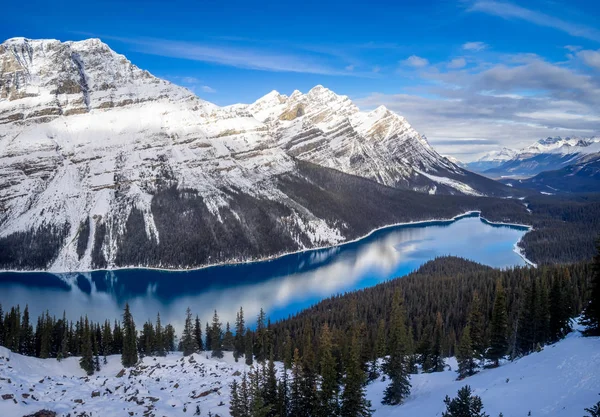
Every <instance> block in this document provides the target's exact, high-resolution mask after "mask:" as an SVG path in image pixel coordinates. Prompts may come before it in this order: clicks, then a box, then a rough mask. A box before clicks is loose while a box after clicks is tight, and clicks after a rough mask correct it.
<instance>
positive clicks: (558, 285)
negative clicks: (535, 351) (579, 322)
mask: <svg viewBox="0 0 600 417" xmlns="http://www.w3.org/2000/svg"><path fill="white" fill-rule="evenodd" d="M571 285H572V283H571V276H570V274H569V270H568V269H566V268H565V269H564V270H563V271H562V273H560V274H558V275H557V276H555V277H554V280H553V281H552V289H551V290H550V323H549V329H548V331H549V341H550V342H557V341H559V340H560V339H562V338H564V337H565V336H566V335H567V334H569V333H570V332H571V331H572V330H573V329H572V327H571V315H572V309H571V308H572V306H571V295H572V291H571Z"/></svg>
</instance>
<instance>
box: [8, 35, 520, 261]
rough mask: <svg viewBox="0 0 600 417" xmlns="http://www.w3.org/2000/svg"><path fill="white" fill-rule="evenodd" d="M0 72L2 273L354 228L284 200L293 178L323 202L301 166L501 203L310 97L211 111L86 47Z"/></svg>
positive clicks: (170, 255) (255, 247) (390, 125)
mask: <svg viewBox="0 0 600 417" xmlns="http://www.w3.org/2000/svg"><path fill="white" fill-rule="evenodd" d="M0 62H1V64H0V248H2V250H0V267H5V268H11V269H23V268H33V267H34V268H49V269H51V270H56V271H71V270H82V269H90V268H106V267H113V266H115V265H153V266H168V267H173V266H175V265H178V266H184V267H185V266H190V265H191V264H193V265H205V264H209V263H214V262H223V261H230V260H234V259H235V260H242V259H250V258H253V257H261V256H266V255H272V254H275V253H280V252H281V251H291V250H298V249H303V248H307V247H315V246H320V245H331V244H335V243H338V242H341V241H344V240H346V239H347V238H349V237H351V235H353V234H355V233H357V232H356V231H353V230H352V225H349V224H344V223H343V222H340V221H332V220H331V219H327V218H326V217H327V216H324V215H323V214H315V213H316V207H314V206H311V205H310V204H309V203H308V202H307V199H306V198H303V199H302V201H301V199H299V198H294V197H291V193H290V190H289V187H290V185H289V184H290V181H292V180H293V181H292V182H293V184H295V185H294V186H295V187H300V186H301V185H300V184H301V183H302V186H305V187H308V191H309V192H310V193H312V194H314V193H322V192H324V190H323V189H322V187H321V186H320V185H319V184H318V183H317V182H318V181H317V180H315V179H312V180H309V179H307V175H306V172H304V171H306V170H307V169H310V168H308V166H307V165H306V163H303V164H302V166H300V162H301V161H305V162H307V163H311V164H316V165H317V166H320V167H325V168H334V169H336V170H339V171H341V172H343V173H346V174H351V175H355V176H359V177H363V178H366V179H369V180H373V181H376V182H378V183H380V184H383V185H385V186H390V187H394V188H396V189H403V190H416V191H421V192H424V193H428V194H468V195H506V194H507V193H508V192H509V191H507V188H504V186H503V185H501V184H498V183H496V182H493V181H490V180H487V179H486V178H483V177H480V176H477V175H474V174H472V173H470V172H468V171H464V170H463V169H461V168H459V167H458V166H456V165H455V164H453V163H452V162H450V161H449V160H447V159H445V158H443V157H441V156H440V155H439V154H438V153H437V152H435V150H433V149H432V148H431V146H430V145H429V144H428V142H427V140H426V138H425V137H423V136H422V135H420V134H419V133H418V132H416V131H415V130H414V129H413V128H412V127H411V126H410V124H408V122H407V121H406V120H405V119H404V118H403V117H401V116H398V115H396V114H395V113H393V112H391V111H389V110H387V109H386V108H384V107H380V108H377V109H375V110H373V111H371V112H361V111H360V110H359V109H358V108H357V107H356V106H355V105H354V104H353V103H352V101H351V100H350V99H349V98H348V97H346V96H339V95H337V94H335V93H334V92H332V91H331V90H328V89H326V88H324V87H322V86H317V87H315V88H313V89H312V90H310V91H309V92H308V93H306V94H302V93H300V92H299V91H294V92H293V93H292V94H291V95H290V96H285V95H281V94H279V93H277V92H271V93H269V94H267V95H266V96H264V97H262V98H261V99H259V100H257V101H256V102H254V103H252V104H249V105H244V104H238V105H233V106H227V107H219V106H216V105H214V104H211V103H208V102H206V101H204V100H202V99H200V98H198V97H197V96H195V95H194V94H192V93H191V92H190V91H188V90H187V89H185V88H182V87H179V86H176V85H174V84H172V83H170V82H167V81H165V80H161V79H159V78H156V77H154V76H153V75H151V74H150V73H148V72H147V71H144V70H142V69H140V68H138V67H136V66H135V65H133V64H132V63H131V62H130V61H128V60H127V59H126V58H125V57H124V56H123V55H119V54H117V53H115V52H114V51H112V50H111V49H110V48H109V47H108V46H107V45H105V44H104V43H102V42H101V41H99V40H97V39H88V40H85V41H80V42H60V41H57V40H28V39H24V38H14V39H10V40H8V41H5V42H4V43H3V44H1V45H0ZM303 170H304V171H303ZM283 178H285V179H287V181H288V182H287V183H286V184H283V180H282V179H283ZM346 181H352V180H350V179H347V180H346ZM286 187H288V188H286ZM305 195H306V193H305ZM328 214H332V215H333V214H335V213H328ZM379 220H380V221H381V219H379ZM372 226H373V227H376V225H375V224H373V225H372ZM200 235H201V237H199V236H200ZM267 235H269V236H267ZM186 236H187V238H186ZM354 237H356V236H354ZM217 241H219V242H217ZM185 243H187V246H184V245H185ZM132 245H134V246H135V247H136V249H135V250H131V251H127V250H125V249H124V247H133V246H132ZM190 246H192V247H190ZM182 251H183V252H185V255H176V253H179V252H182ZM190 251H192V252H190ZM192 258H193V259H194V261H193V262H190V259H192ZM166 259H169V260H168V261H167V260H166Z"/></svg>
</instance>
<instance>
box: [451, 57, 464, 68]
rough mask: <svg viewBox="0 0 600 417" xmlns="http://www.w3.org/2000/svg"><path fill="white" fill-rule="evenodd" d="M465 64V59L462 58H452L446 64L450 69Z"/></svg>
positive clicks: (461, 66)
mask: <svg viewBox="0 0 600 417" xmlns="http://www.w3.org/2000/svg"><path fill="white" fill-rule="evenodd" d="M466 65H467V61H466V59H464V58H454V59H453V60H452V61H450V62H449V63H448V65H447V67H448V68H451V69H458V68H464V67H465V66H466Z"/></svg>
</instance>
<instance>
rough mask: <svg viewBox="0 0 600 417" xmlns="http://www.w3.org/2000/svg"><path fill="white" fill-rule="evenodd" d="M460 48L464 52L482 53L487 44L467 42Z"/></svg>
mask: <svg viewBox="0 0 600 417" xmlns="http://www.w3.org/2000/svg"><path fill="white" fill-rule="evenodd" d="M462 48H463V49H464V50H465V51H483V50H484V49H486V48H487V44H486V43H484V42H467V43H464V44H463V46H462Z"/></svg>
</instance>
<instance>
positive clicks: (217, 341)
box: [210, 310, 223, 358]
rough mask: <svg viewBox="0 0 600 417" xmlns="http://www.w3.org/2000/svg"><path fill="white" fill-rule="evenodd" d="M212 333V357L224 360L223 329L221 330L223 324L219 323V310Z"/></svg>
mask: <svg viewBox="0 0 600 417" xmlns="http://www.w3.org/2000/svg"><path fill="white" fill-rule="evenodd" d="M210 333H211V343H212V345H211V346H210V348H211V350H212V353H211V356H212V357H213V358H222V357H223V329H222V328H221V322H220V321H219V315H218V314H217V310H215V313H214V315H213V320H212V327H211V329H210Z"/></svg>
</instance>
